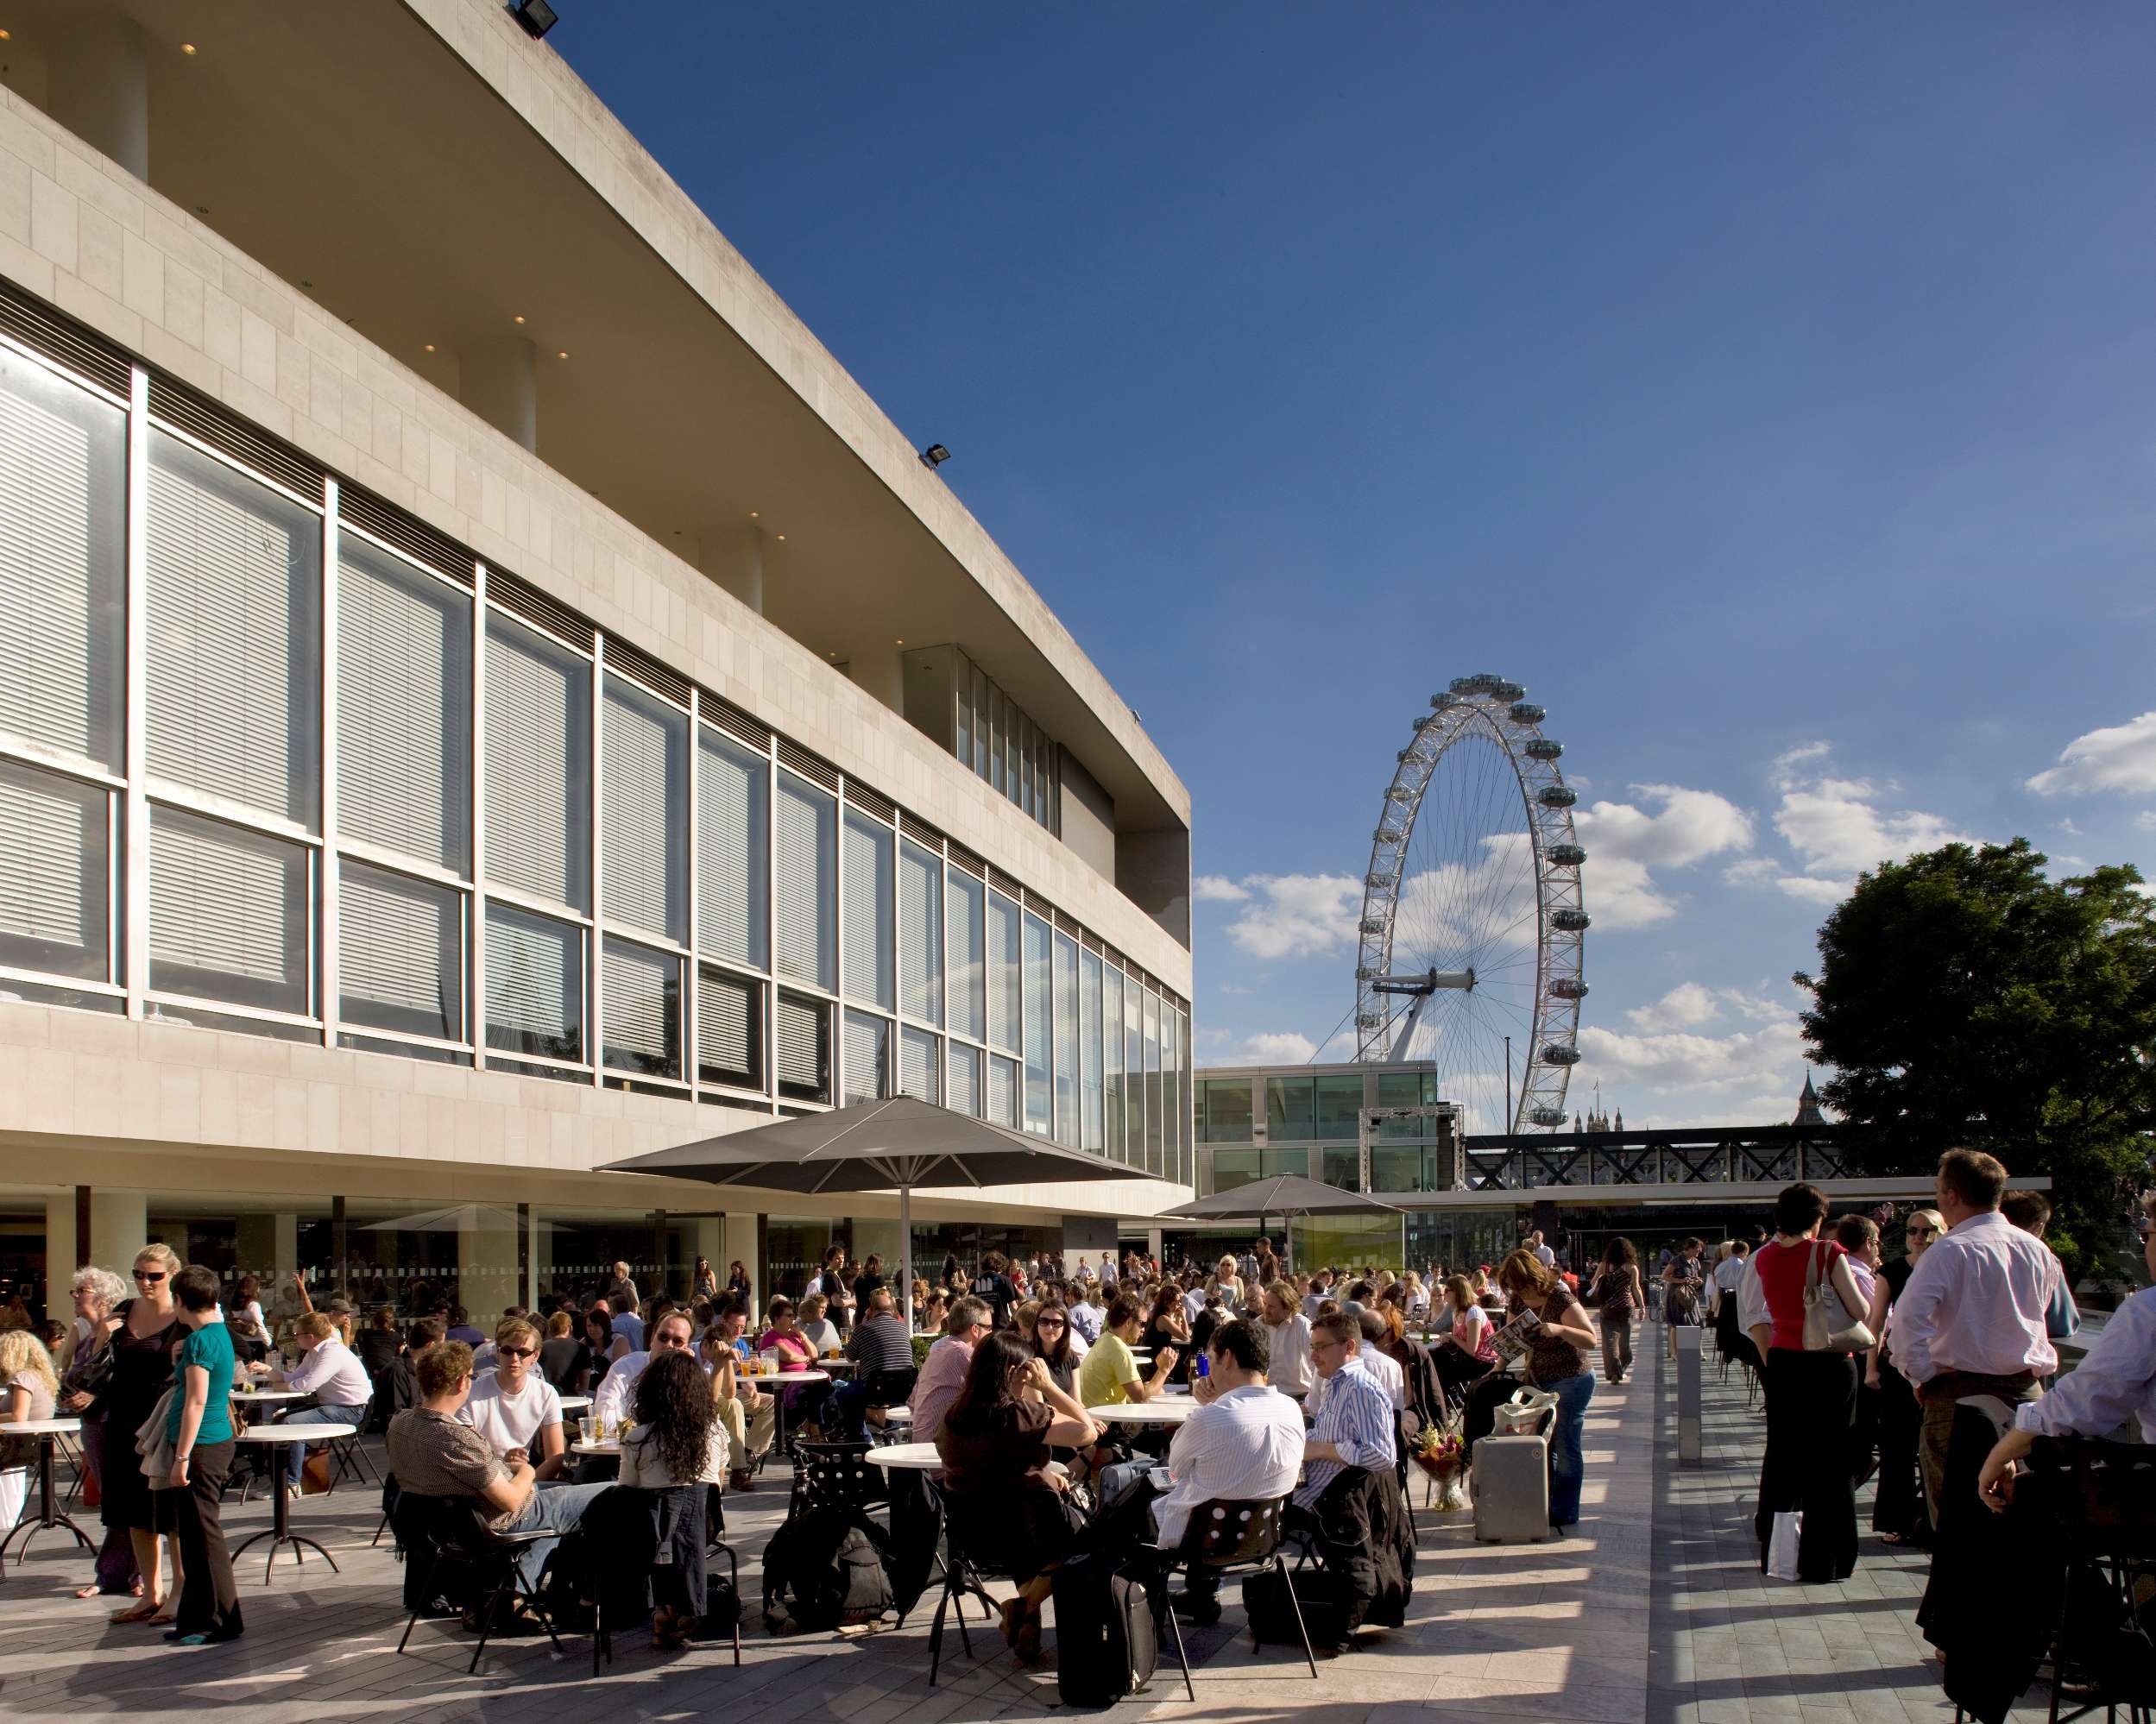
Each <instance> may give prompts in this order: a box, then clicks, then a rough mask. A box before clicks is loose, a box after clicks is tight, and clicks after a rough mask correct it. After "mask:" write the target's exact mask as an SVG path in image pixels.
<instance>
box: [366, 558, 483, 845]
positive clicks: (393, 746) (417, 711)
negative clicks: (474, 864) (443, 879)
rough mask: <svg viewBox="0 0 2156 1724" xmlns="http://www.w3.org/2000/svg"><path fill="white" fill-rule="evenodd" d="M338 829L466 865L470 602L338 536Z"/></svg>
mask: <svg viewBox="0 0 2156 1724" xmlns="http://www.w3.org/2000/svg"><path fill="white" fill-rule="evenodd" d="M337 830H338V831H339V832H340V833H341V834H346V835H349V836H350V837H353V838H361V839H364V840H367V841H368V842H369V843H370V844H379V845H381V846H383V847H384V848H385V849H389V850H394V851H398V852H400V853H402V854H404V855H407V856H416V857H419V858H420V859H423V860H425V861H428V862H432V863H435V864H438V865H439V866H441V867H444V868H448V869H450V870H451V871H454V872H457V873H459V874H467V873H469V872H470V859H471V599H470V596H469V595H466V594H463V593H460V592H458V591H457V589H456V588H453V587H451V586H449V585H448V584H446V583H445V582H441V581H438V580H436V579H435V578H434V577H433V576H431V575H425V574H422V573H420V571H419V570H418V569H414V568H413V567H412V565H411V564H410V563H405V562H403V561H402V560H400V558H398V557H392V556H391V555H390V554H389V553H388V551H379V550H377V549H375V546H373V545H371V544H368V543H367V542H366V541H365V540H364V539H359V538H352V537H351V536H350V535H349V534H344V535H340V536H339V538H338V539H337Z"/></svg>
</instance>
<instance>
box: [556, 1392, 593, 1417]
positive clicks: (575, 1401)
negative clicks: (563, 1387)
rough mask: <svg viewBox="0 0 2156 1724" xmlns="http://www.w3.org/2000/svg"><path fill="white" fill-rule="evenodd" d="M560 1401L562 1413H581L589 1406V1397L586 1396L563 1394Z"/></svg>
mask: <svg viewBox="0 0 2156 1724" xmlns="http://www.w3.org/2000/svg"><path fill="white" fill-rule="evenodd" d="M561 1401H562V1411H563V1412H564V1413H582V1412H583V1410H584V1409H585V1408H586V1407H587V1406H590V1405H591V1397H590V1396H589V1395H588V1394H565V1395H564V1396H563V1397H562V1398H561Z"/></svg>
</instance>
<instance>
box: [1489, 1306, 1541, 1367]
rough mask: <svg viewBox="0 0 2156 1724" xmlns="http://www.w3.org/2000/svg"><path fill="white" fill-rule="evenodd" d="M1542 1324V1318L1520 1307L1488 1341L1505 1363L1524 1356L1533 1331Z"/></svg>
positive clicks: (1533, 1335) (1532, 1337)
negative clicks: (1508, 1321)
mask: <svg viewBox="0 0 2156 1724" xmlns="http://www.w3.org/2000/svg"><path fill="white" fill-rule="evenodd" d="M1541 1326H1542V1319H1541V1318H1539V1317H1537V1316H1535V1313H1534V1312H1531V1311H1529V1310H1527V1309H1526V1308H1525V1307H1522V1309H1521V1310H1520V1311H1519V1312H1518V1313H1517V1314H1516V1315H1515V1316H1514V1318H1512V1320H1511V1321H1510V1323H1508V1324H1505V1325H1504V1328H1502V1329H1500V1330H1499V1331H1497V1333H1496V1334H1495V1335H1492V1336H1491V1337H1490V1343H1491V1346H1493V1347H1495V1348H1496V1349H1497V1356H1498V1357H1499V1358H1500V1359H1502V1360H1504V1362H1505V1363H1506V1364H1508V1365H1509V1364H1510V1363H1511V1362H1513V1361H1514V1360H1515V1359H1518V1358H1522V1357H1523V1356H1525V1355H1526V1353H1527V1350H1528V1346H1529V1343H1530V1342H1532V1341H1533V1339H1534V1338H1535V1331H1536V1330H1538V1329H1540V1328H1541Z"/></svg>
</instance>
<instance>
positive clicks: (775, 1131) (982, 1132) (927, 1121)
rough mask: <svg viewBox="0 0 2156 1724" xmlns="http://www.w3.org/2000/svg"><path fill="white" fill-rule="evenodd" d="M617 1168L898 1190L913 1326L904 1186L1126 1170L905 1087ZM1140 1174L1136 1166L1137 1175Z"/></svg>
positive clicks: (905, 1290)
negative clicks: (901, 1092)
mask: <svg viewBox="0 0 2156 1724" xmlns="http://www.w3.org/2000/svg"><path fill="white" fill-rule="evenodd" d="M602 1171H604V1172H607V1173H659V1174H663V1175H665V1176H666V1177H668V1178H670V1179H677V1180H703V1181H705V1182H706V1183H707V1184H709V1185H715V1186H756V1187H760V1188H761V1189H763V1190H766V1191H779V1192H804V1193H808V1194H811V1195H813V1194H814V1193H816V1192H875V1191H889V1190H893V1189H895V1190H896V1191H897V1192H898V1234H899V1237H900V1239H901V1240H902V1241H903V1242H904V1243H903V1244H902V1245H901V1248H900V1257H901V1260H902V1267H901V1273H900V1275H899V1279H898V1288H899V1299H900V1302H901V1306H902V1309H903V1310H904V1312H905V1322H906V1330H907V1332H908V1333H911V1331H912V1329H913V1193H914V1192H915V1191H916V1190H917V1189H923V1188H925V1189H930V1190H944V1191H948V1190H952V1189H966V1188H971V1189H979V1188H980V1187H981V1186H1006V1185H1013V1184H1018V1183H1022V1182H1027V1181H1039V1180H1050V1181H1053V1180H1073V1181H1075V1180H1123V1179H1130V1178H1132V1176H1133V1170H1132V1169H1131V1168H1129V1167H1119V1166H1118V1165H1117V1164H1116V1163H1114V1162H1113V1161H1104V1160H1102V1159H1101V1158H1100V1156H1098V1155H1082V1154H1081V1153H1080V1152H1079V1151H1077V1150H1075V1149H1066V1148H1063V1147H1062V1145H1061V1144H1059V1143H1050V1142H1045V1141H1044V1140H1043V1139H1041V1138H1038V1137H1027V1136H1022V1135H1020V1134H1019V1133H1018V1132H1016V1131H1012V1130H1010V1129H1006V1127H1003V1126H1000V1125H992V1124H990V1123H988V1122H987V1120H983V1119H974V1118H972V1117H969V1116H968V1115H966V1114H962V1113H953V1112H952V1111H950V1110H949V1108H942V1107H937V1106H936V1105H935V1104H933V1103H931V1102H924V1101H917V1100H915V1099H914V1098H912V1097H911V1096H892V1097H891V1098H888V1099H886V1100H883V1101H872V1102H856V1103H854V1104H853V1105H852V1106H851V1107H842V1108H838V1109H835V1110H834V1111H831V1112H829V1113H811V1114H804V1115H803V1116H802V1117H799V1118H798V1119H782V1120H779V1121H778V1122H777V1123H774V1124H771V1125H760V1126H757V1127H756V1128H754V1129H753V1130H749V1131H735V1132H729V1133H728V1135H727V1136H723V1137H707V1138H703V1139H702V1140H701V1141H700V1142H695V1143H684V1144H682V1145H681V1146H680V1147H679V1148H674V1149H659V1150H655V1151H653V1152H652V1154H650V1155H632V1156H631V1157H629V1159H628V1160H627V1161H613V1162H609V1163H608V1165H607V1166H606V1167H605V1168H604V1169H603V1170H602ZM1137 1177H1138V1178H1144V1177H1145V1175H1144V1174H1138V1175H1137Z"/></svg>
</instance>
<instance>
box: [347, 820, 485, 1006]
mask: <svg viewBox="0 0 2156 1724" xmlns="http://www.w3.org/2000/svg"><path fill="white" fill-rule="evenodd" d="M337 880H338V884H337V900H338V902H337V1012H338V1015H339V1016H341V1017H342V1018H343V1020H344V1022H345V1023H346V1024H357V1025H361V1026H362V1027H364V1028H366V1029H375V1030H381V1031H383V1032H385V1033H386V1034H388V1035H425V1036H431V1037H432V1038H434V1039H435V1040H438V1041H463V1039H464V895H463V893H462V892H459V891H457V890H454V889H452V888H451V887H447V886H437V885H434V884H431V883H429V882H427V881H424V880H413V879H410V878H407V877H406V876H404V875H402V874H392V873H389V872H388V871H385V870H382V869H380V868H369V867H367V866H366V865H363V864H361V863H358V862H355V861H353V860H351V859H350V858H349V857H347V858H345V859H344V860H343V861H342V862H340V863H339V864H338V866H337Z"/></svg>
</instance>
